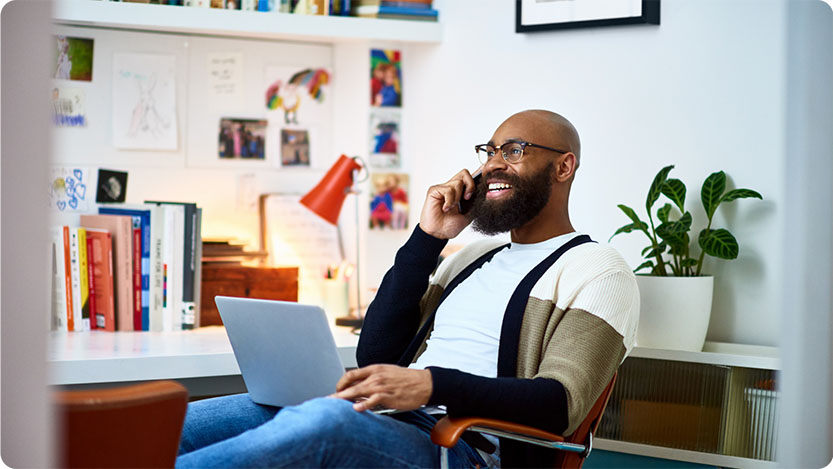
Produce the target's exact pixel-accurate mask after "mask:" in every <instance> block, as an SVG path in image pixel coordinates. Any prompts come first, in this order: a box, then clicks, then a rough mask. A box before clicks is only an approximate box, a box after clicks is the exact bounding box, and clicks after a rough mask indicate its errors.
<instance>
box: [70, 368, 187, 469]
mask: <svg viewBox="0 0 833 469" xmlns="http://www.w3.org/2000/svg"><path fill="white" fill-rule="evenodd" d="M54 399H55V403H56V405H57V409H56V410H57V418H58V422H59V427H58V428H59V429H60V432H61V433H60V437H59V439H58V443H59V450H58V458H57V459H58V465H59V467H111V468H122V467H147V468H150V467H154V468H155V467H174V462H176V455H177V453H178V450H179V438H180V435H181V433H182V423H183V422H184V420H185V410H186V408H187V406H188V391H187V390H186V389H185V388H184V387H183V386H182V385H181V384H179V383H177V382H175V381H154V382H149V383H142V384H136V385H132V386H124V387H120V388H111V389H96V390H90V391H86V390H84V391H58V392H56V393H55V397H54Z"/></svg>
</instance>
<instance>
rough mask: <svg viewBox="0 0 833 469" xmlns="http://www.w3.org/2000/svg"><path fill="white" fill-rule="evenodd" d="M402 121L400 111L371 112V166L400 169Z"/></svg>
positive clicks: (378, 110) (380, 110)
mask: <svg viewBox="0 0 833 469" xmlns="http://www.w3.org/2000/svg"><path fill="white" fill-rule="evenodd" d="M400 120H401V114H400V112H399V110H398V109H372V110H371V111H370V149H369V150H370V151H369V153H370V166H371V167H372V168H377V169H398V168H400V166H401V162H400V158H399V155H400V140H399V138H400V137H399V136H400Z"/></svg>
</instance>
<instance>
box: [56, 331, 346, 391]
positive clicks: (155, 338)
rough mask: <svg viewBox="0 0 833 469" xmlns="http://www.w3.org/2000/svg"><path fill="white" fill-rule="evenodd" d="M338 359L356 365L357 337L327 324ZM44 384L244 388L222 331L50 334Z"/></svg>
mask: <svg viewBox="0 0 833 469" xmlns="http://www.w3.org/2000/svg"><path fill="white" fill-rule="evenodd" d="M332 331H333V337H334V338H335V342H336V346H337V347H338V353H339V357H340V358H341V363H342V364H344V366H345V368H354V367H356V344H357V343H358V340H359V337H358V336H357V335H355V334H353V333H352V332H350V330H349V329H346V328H343V327H336V326H332ZM48 360H49V365H50V376H49V383H50V384H52V385H59V386H67V385H69V386H72V387H74V388H79V387H81V388H84V387H102V386H106V385H113V384H126V383H129V382H136V381H147V380H156V379H175V380H177V381H180V382H181V383H183V384H184V385H185V386H186V387H187V388H188V390H189V392H190V393H191V395H192V396H205V395H218V394H228V393H232V392H245V390H246V388H245V385H244V384H243V380H242V378H241V377H240V368H238V367H237V361H236V360H235V359H234V353H233V352H232V350H231V344H230V343H229V341H228V336H227V335H226V330H225V328H223V327H220V326H212V327H203V328H199V329H196V330H193V331H181V332H101V331H90V332H70V333H67V332H52V333H51V335H50V338H49V352H48Z"/></svg>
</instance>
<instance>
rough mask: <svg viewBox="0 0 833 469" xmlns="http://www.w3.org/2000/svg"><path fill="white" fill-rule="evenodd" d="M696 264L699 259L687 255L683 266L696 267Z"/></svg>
mask: <svg viewBox="0 0 833 469" xmlns="http://www.w3.org/2000/svg"><path fill="white" fill-rule="evenodd" d="M695 265H697V259H692V258H690V257H686V258H685V259H683V262H682V266H683V267H694V266H695Z"/></svg>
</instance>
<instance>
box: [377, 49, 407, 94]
mask: <svg viewBox="0 0 833 469" xmlns="http://www.w3.org/2000/svg"><path fill="white" fill-rule="evenodd" d="M400 60H401V54H400V52H399V51H398V50H391V49H371V50H370V104H371V105H373V106H379V107H401V106H402V67H401V65H400Z"/></svg>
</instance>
